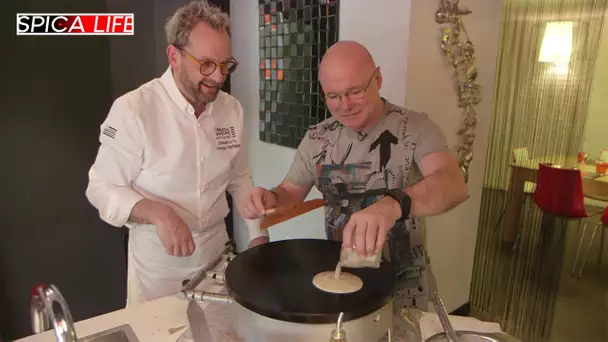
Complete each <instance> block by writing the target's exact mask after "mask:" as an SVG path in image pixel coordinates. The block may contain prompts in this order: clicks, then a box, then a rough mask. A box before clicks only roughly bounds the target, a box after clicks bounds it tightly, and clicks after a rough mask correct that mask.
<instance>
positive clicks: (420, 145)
mask: <svg viewBox="0 0 608 342" xmlns="http://www.w3.org/2000/svg"><path fill="white" fill-rule="evenodd" d="M319 81H320V82H321V87H322V88H323V92H324V98H325V103H326V105H327V107H328V109H329V111H330V112H331V114H332V117H331V118H329V119H326V120H325V121H323V122H321V123H319V124H317V125H315V126H312V127H310V128H309V129H308V131H307V134H306V136H305V137H304V139H303V140H302V142H301V143H300V145H299V147H298V150H297V152H296V155H295V157H294V160H293V163H292V165H291V167H290V169H289V171H288V173H287V176H286V177H285V179H284V180H283V182H282V183H281V184H280V185H279V186H278V187H276V188H274V189H272V190H267V189H263V188H256V189H255V190H254V191H253V192H252V194H251V195H250V196H249V198H248V201H247V203H246V205H245V208H244V215H245V216H246V217H248V218H251V219H254V218H258V217H260V216H261V215H262V214H263V213H264V212H265V210H266V209H268V208H273V207H276V206H283V205H288V204H293V203H296V202H301V201H303V200H304V199H305V198H306V196H307V195H308V193H309V192H310V190H311V188H312V186H313V185H315V186H316V187H317V189H319V191H320V192H321V193H322V194H323V196H324V198H325V199H326V200H328V202H327V205H326V207H325V218H326V232H327V237H328V239H334V240H342V241H343V248H347V249H351V248H354V249H355V250H356V251H357V253H358V254H360V255H373V254H375V253H380V252H384V253H385V254H384V255H385V256H386V257H387V258H388V259H389V260H390V262H391V265H392V266H393V269H394V271H395V273H396V275H397V279H398V282H397V291H396V292H395V296H396V306H395V308H396V309H399V308H401V307H418V308H421V309H423V310H426V308H427V305H428V300H427V298H428V297H427V293H426V270H427V266H428V264H429V260H428V257H427V255H426V249H425V248H424V245H423V241H424V234H423V228H422V225H421V223H420V217H424V216H431V215H437V214H440V213H443V212H445V211H447V210H449V209H451V208H453V207H455V206H456V205H458V204H459V203H461V202H463V201H464V200H465V199H466V197H467V187H466V185H465V182H464V177H463V175H462V174H461V172H460V170H459V168H458V165H457V162H456V160H455V159H454V157H453V156H452V155H451V154H450V152H449V151H448V147H447V144H446V140H445V137H444V135H443V134H442V132H441V131H440V129H439V128H438V127H437V126H436V125H435V124H434V123H433V122H432V121H431V120H430V119H429V117H428V116H427V115H426V114H423V113H418V112H415V111H412V110H408V109H405V108H402V107H399V106H396V105H394V104H392V103H390V102H389V101H388V100H386V99H384V98H382V97H381V96H380V89H381V88H382V73H381V71H380V68H379V67H378V66H376V64H375V63H374V60H373V58H372V56H371V54H370V53H369V52H368V51H367V49H366V48H365V47H363V46H362V45H361V44H358V43H356V42H339V43H337V44H334V45H333V46H332V47H331V48H330V49H328V51H327V53H326V54H325V56H323V59H322V61H321V66H320V72H319ZM336 199H337V200H336ZM344 199H348V200H346V201H345V200H344ZM445 229H449V227H445ZM385 242H387V243H385ZM384 247H387V248H384Z"/></svg>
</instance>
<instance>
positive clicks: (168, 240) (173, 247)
mask: <svg viewBox="0 0 608 342" xmlns="http://www.w3.org/2000/svg"><path fill="white" fill-rule="evenodd" d="M153 203H154V204H153V206H154V215H153V216H152V217H151V218H150V223H152V224H153V225H155V226H156V233H157V234H158V237H159V238H160V242H161V243H162V244H163V247H165V251H166V252H167V254H169V255H173V256H177V257H186V256H190V255H192V253H194V250H195V249H196V247H195V246H194V239H193V238H192V232H191V231H190V228H188V225H187V224H186V222H184V220H182V218H181V217H180V216H179V215H177V213H176V212H175V211H174V210H173V209H171V207H169V206H168V205H166V204H163V203H158V202H153Z"/></svg>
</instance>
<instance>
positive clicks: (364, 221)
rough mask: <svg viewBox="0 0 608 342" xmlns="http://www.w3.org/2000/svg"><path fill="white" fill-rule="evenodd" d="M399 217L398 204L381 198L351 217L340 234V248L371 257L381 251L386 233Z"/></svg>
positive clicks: (399, 209)
mask: <svg viewBox="0 0 608 342" xmlns="http://www.w3.org/2000/svg"><path fill="white" fill-rule="evenodd" d="M400 217H401V207H400V206H399V203H397V201H395V200H394V199H392V198H391V197H383V198H381V199H380V200H378V201H377V202H376V203H374V204H372V205H370V206H369V207H367V208H365V209H363V210H361V211H358V212H356V213H354V214H352V215H351V217H350V219H349V220H348V222H347V223H346V226H345V227H344V231H343V233H342V246H343V248H346V249H353V248H354V249H355V250H356V251H357V254H359V255H362V256H363V255H367V256H372V255H374V254H376V253H379V252H380V251H382V247H383V246H384V242H385V241H386V235H387V234H388V231H389V230H390V229H391V228H392V227H393V226H394V225H395V222H396V221H397V219H399V218H400Z"/></svg>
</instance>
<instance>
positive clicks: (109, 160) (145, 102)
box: [86, 1, 268, 306]
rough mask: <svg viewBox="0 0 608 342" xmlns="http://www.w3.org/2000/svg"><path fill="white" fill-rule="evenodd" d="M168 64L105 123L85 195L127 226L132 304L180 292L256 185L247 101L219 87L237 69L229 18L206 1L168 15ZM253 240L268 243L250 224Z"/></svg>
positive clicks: (219, 244) (217, 246)
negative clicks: (247, 135) (249, 151)
mask: <svg viewBox="0 0 608 342" xmlns="http://www.w3.org/2000/svg"><path fill="white" fill-rule="evenodd" d="M165 30H166V34H167V40H168V47H167V56H168V59H169V64H170V66H169V68H168V69H167V71H166V72H165V73H164V74H163V75H162V76H161V77H160V78H158V79H154V80H152V81H150V82H148V83H146V84H144V85H142V86H141V87H139V88H137V89H135V90H133V91H131V92H129V93H127V94H125V95H123V96H121V97H120V98H118V99H117V100H116V101H115V102H114V104H113V105H112V108H111V109H110V112H109V114H108V117H107V119H106V120H105V121H104V122H103V123H102V125H101V134H100V142H101V146H100V148H99V153H98V155H97V158H96V160H95V163H94V165H93V166H92V167H91V170H90V172H89V185H88V188H87V190H86V195H87V198H88V199H89V201H90V202H91V204H92V205H93V206H95V208H97V209H98V210H99V214H100V217H101V218H102V219H103V220H104V221H106V222H107V223H109V224H111V225H113V226H116V227H122V226H126V227H129V228H130V239H129V266H128V290H127V305H128V306H132V305H134V304H138V303H141V302H144V301H149V300H153V299H156V298H160V297H163V296H167V295H170V294H173V293H176V292H177V291H179V290H180V288H181V282H182V281H183V280H184V279H188V278H190V277H192V276H193V275H194V274H195V273H196V272H197V271H198V270H200V268H201V267H202V266H203V265H204V264H206V263H207V262H209V261H210V260H211V259H213V257H214V256H217V255H218V253H219V252H220V250H221V249H222V248H223V246H224V245H225V243H226V242H227V241H228V236H227V233H226V227H225V224H224V218H225V217H226V215H227V214H228V211H229V208H228V205H227V200H226V196H225V191H226V190H228V191H229V192H230V193H231V195H232V196H233V198H234V203H235V204H236V207H237V212H240V204H241V203H242V199H243V198H246V196H247V194H248V193H249V191H250V190H251V189H252V188H253V184H252V179H251V174H250V171H249V167H248V163H247V160H246V155H245V153H246V152H245V148H244V146H243V143H244V141H245V140H244V136H243V134H244V127H243V115H244V113H243V108H242V107H241V105H240V103H239V101H238V100H236V99H235V98H234V97H232V96H230V95H228V94H226V93H224V92H222V91H221V90H220V88H221V86H222V84H223V82H224V81H225V80H226V77H227V76H228V75H229V74H230V73H232V72H233V71H234V70H235V68H236V67H237V64H238V63H237V61H236V60H235V59H234V58H233V57H232V56H231V46H230V45H231V42H230V22H229V18H228V16H227V15H226V14H225V13H223V12H221V11H220V10H219V9H218V8H216V7H213V6H210V5H208V4H207V3H206V2H205V1H195V2H192V3H190V4H187V5H185V6H184V7H182V8H180V9H178V10H177V12H176V13H175V14H174V15H173V16H172V17H171V18H170V20H169V21H168V22H167V24H166V27H165ZM247 223H248V225H249V236H250V238H251V242H250V243H249V246H252V245H257V244H260V243H264V242H267V241H268V237H267V235H265V234H264V233H261V232H260V230H259V222H257V221H247Z"/></svg>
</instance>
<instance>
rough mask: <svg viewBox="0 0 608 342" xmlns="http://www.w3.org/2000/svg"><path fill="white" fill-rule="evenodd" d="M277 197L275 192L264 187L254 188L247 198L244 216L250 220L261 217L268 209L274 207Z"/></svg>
mask: <svg viewBox="0 0 608 342" xmlns="http://www.w3.org/2000/svg"><path fill="white" fill-rule="evenodd" d="M276 202H277V198H276V196H275V195H274V193H273V192H272V191H270V190H267V189H264V188H259V187H258V188H254V189H253V190H252V191H251V193H250V194H249V196H247V199H246V200H245V206H244V208H243V209H244V210H243V211H244V213H243V217H244V218H246V219H250V220H255V219H257V218H260V217H261V216H262V215H264V213H265V212H266V209H270V208H274V206H275V205H276Z"/></svg>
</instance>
